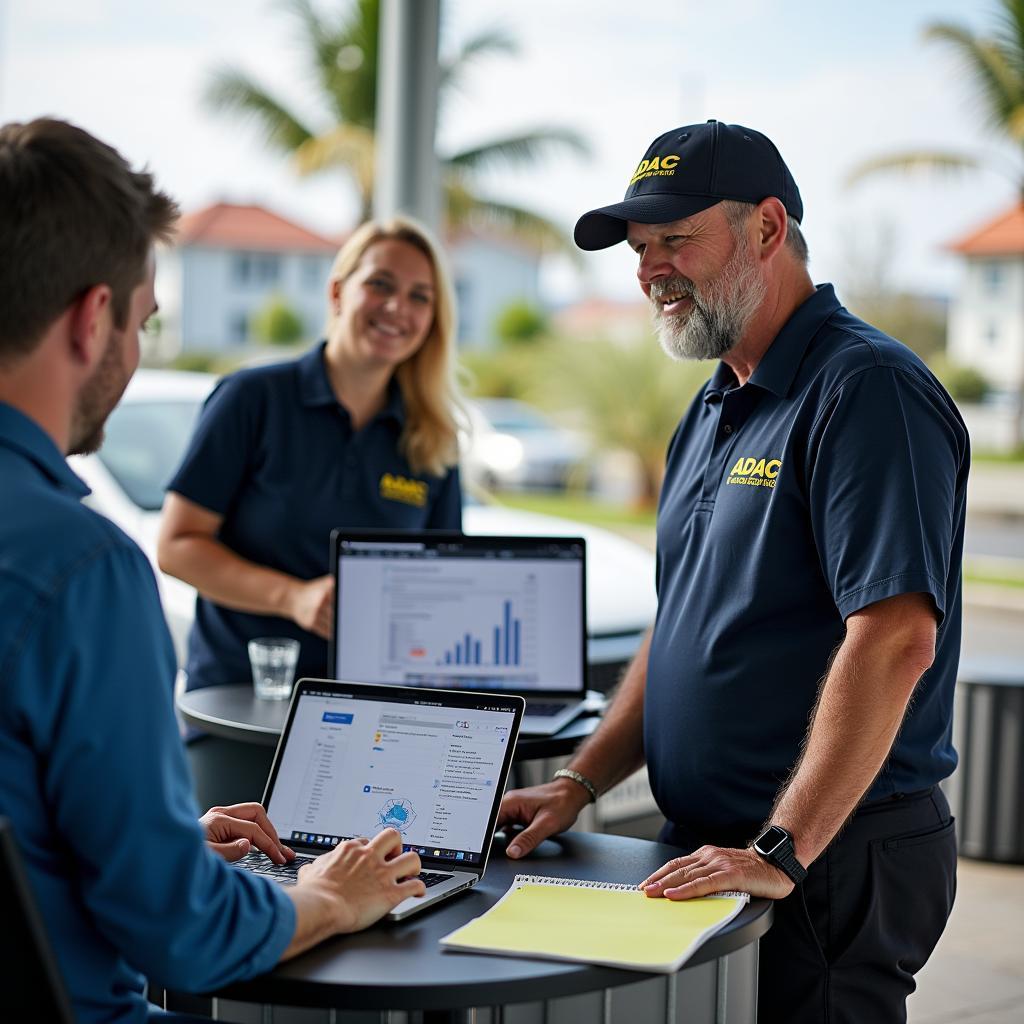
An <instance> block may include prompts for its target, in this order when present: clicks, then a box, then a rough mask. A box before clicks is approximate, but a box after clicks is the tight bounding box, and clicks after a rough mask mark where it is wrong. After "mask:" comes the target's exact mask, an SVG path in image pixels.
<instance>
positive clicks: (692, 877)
mask: <svg viewBox="0 0 1024 1024" xmlns="http://www.w3.org/2000/svg"><path fill="white" fill-rule="evenodd" d="M640 888H641V889H643V890H644V893H645V894H646V895H647V896H664V897H665V898H666V899H669V900H689V899H693V898H694V897H696V896H710V895H711V894H712V893H716V892H726V891H729V890H734V889H735V890H737V891H739V892H749V893H750V895H751V896H765V897H767V898H768V899H772V900H779V899H782V898H783V897H784V896H788V895H789V894H790V893H791V892H792V891H793V883H792V881H791V880H790V879H789V878H788V877H787V876H786V874H785V873H784V872H782V871H780V870H779V869H778V868H777V867H774V866H773V865H771V864H769V863H768V861H766V860H765V859H764V858H763V857H761V856H760V854H758V853H755V851H754V850H752V849H747V850H732V849H726V848H723V847H719V846H702V847H701V848H700V849H699V850H696V851H694V852H693V853H691V854H687V855H686V856H685V857H676V858H675V859H674V860H670V861H669V862H668V863H667V864H665V865H663V866H662V867H660V868H658V870H657V871H655V872H654V874H652V875H649V876H648V877H647V878H645V879H644V880H643V881H642V882H641V883H640Z"/></svg>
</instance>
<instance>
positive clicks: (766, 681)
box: [644, 285, 970, 829]
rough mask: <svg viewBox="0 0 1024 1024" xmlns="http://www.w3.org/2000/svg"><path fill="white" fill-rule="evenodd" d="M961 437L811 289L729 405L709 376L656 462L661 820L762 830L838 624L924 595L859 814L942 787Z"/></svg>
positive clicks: (652, 683) (952, 422) (912, 376)
mask: <svg viewBox="0 0 1024 1024" xmlns="http://www.w3.org/2000/svg"><path fill="white" fill-rule="evenodd" d="M969 463H970V453H969V443H968V437H967V430H966V428H965V427H964V424H963V421H962V419H961V418H960V415H959V413H958V412H957V410H956V407H955V406H954V404H953V402H952V400H951V399H950V398H949V396H948V395H947V394H946V392H945V391H944V390H943V388H942V386H941V385H940V384H939V383H938V381H937V380H936V379H935V377H934V376H932V374H931V373H930V372H929V371H928V369H927V368H926V367H925V365H924V364H923V363H922V362H921V361H920V360H919V359H918V358H917V356H915V355H914V354H913V353H912V352H911V351H910V350H909V349H907V348H906V347H905V346H903V345H901V344H900V343H899V342H897V341H894V340H893V339H892V338H889V337H887V336H886V335H884V334H883V333H881V332H880V331H878V330H876V329H875V328H874V327H871V326H870V325H869V324H866V323H864V322H863V321H861V320H858V319H857V318H856V317H854V316H853V315H851V314H850V313H849V312H848V311H847V310H845V309H844V308H843V307H842V306H841V305H840V304H839V302H838V301H837V299H836V297H835V293H834V292H833V290H832V287H831V286H829V285H825V286H822V287H819V288H818V290H817V291H816V292H815V294H813V295H812V296H811V297H810V298H809V299H808V300H807V301H806V302H804V303H803V305H801V306H800V307H799V308H798V309H797V310H796V311H795V312H794V314H793V316H792V317H791V318H790V320H789V321H788V322H787V323H786V325H785V326H784V327H783V329H782V330H781V331H780V332H779V335H778V336H777V337H776V339H775V341H774V342H773V343H772V345H771V347H770V348H769V349H768V351H767V352H766V353H765V355H764V358H763V359H762V360H761V362H760V363H759V364H758V366H757V368H756V370H755V371H754V373H753V375H752V376H751V377H750V379H749V380H748V381H747V383H746V384H744V385H743V386H742V387H739V386H737V381H736V378H735V377H734V375H733V373H732V371H731V370H730V369H729V367H728V366H726V364H724V363H721V364H719V366H718V368H717V370H716V372H715V374H714V376H713V377H712V378H711V380H710V381H709V382H708V384H707V386H706V387H705V388H704V390H703V391H702V392H700V393H698V395H697V397H696V398H695V399H694V401H693V403H692V405H691V406H690V408H689V410H688V411H687V413H686V415H685V416H684V417H683V419H682V421H681V423H680V424H679V427H678V428H677V430H676V433H675V435H674V437H673V439H672V442H671V444H670V446H669V453H668V463H667V469H666V476H665V482H664V486H663V489H662V494H661V501H660V506H659V510H658V557H657V573H658V599H659V600H658V614H657V619H656V622H655V627H654V633H653V638H652V643H651V652H650V662H649V668H648V676H647V695H646V706H645V718H644V742H645V750H646V755H647V761H648V765H649V770H650V775H651V782H652V788H653V790H654V794H655V797H656V799H657V801H658V804H659V806H660V807H661V809H662V811H663V812H664V814H665V815H666V817H667V818H668V819H669V820H670V821H673V822H676V823H678V824H680V825H685V826H690V827H697V828H700V827H701V826H705V827H708V828H714V827H718V828H724V827H729V826H748V825H749V826H750V827H751V828H752V829H753V828H756V827H757V826H758V825H759V824H760V823H762V822H763V821H765V820H766V818H767V817H768V814H769V813H770V810H771V807H772V804H773V802H774V799H775V797H776V795H777V793H778V791H779V788H780V787H781V786H782V785H783V783H784V782H785V780H786V779H787V778H788V776H789V774H790V772H791V770H792V768H793V766H794V764H795V762H796V760H797V757H798V754H799V750H800V744H801V740H802V739H803V738H804V736H805V734H806V732H807V727H808V719H809V714H810V711H811V709H812V707H813V706H814V702H815V699H816V696H817V693H818V689H819V685H820V682H821V680H822V678H823V676H824V675H825V672H826V669H827V667H828V664H829V658H830V656H831V654H832V652H833V651H834V650H835V649H836V647H837V645H838V644H839V643H840V642H841V641H842V639H843V636H844V622H845V619H846V618H847V616H849V615H850V614H851V613H853V612H856V611H857V610H858V609H861V608H864V607H866V606H867V605H870V604H872V603H874V602H876V601H881V600H883V599H885V598H888V597H893V596H894V595H897V594H904V593H924V594H928V595H930V596H931V599H932V601H933V602H934V605H935V609H936V612H937V615H938V620H939V629H938V636H937V644H936V654H935V662H934V664H933V666H932V668H931V669H929V671H928V672H927V673H926V675H925V676H924V678H923V679H922V681H921V683H920V684H919V686H918V689H917V691H916V693H915V696H914V700H913V703H912V706H911V709H910V711H909V713H908V715H907V718H906V721H905V722H904V725H903V728H902V729H901V731H900V734H899V737H898V739H897V741H896V745H895V747H894V749H893V752H892V754H891V756H890V758H889V760H888V761H887V763H886V765H885V766H884V768H883V770H882V772H881V774H880V775H879V777H878V779H877V780H876V781H875V783H874V785H873V786H872V788H871V790H870V793H869V794H868V799H876V798H880V797H884V796H887V795H891V794H893V793H895V792H910V791H914V790H918V789H922V788H924V787H926V786H929V785H931V784H933V783H935V782H938V781H939V780H940V779H942V778H945V777H946V776H947V775H949V774H950V773H951V772H952V770H953V768H954V767H955V765H956V754H955V752H954V750H953V747H952V743H951V719H952V707H953V686H954V682H955V679H956V671H957V662H958V659H959V652H960V603H961V594H960V565H961V555H962V550H963V535H964V511H965V499H966V486H967V471H968V467H969Z"/></svg>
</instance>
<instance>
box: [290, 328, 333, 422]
mask: <svg viewBox="0 0 1024 1024" xmlns="http://www.w3.org/2000/svg"><path fill="white" fill-rule="evenodd" d="M325 348H327V342H326V341H321V342H320V344H319V345H314V346H313V347H312V348H311V349H310V350H309V351H308V352H307V353H306V354H305V355H303V356H300V357H299V359H298V362H297V364H296V366H297V369H298V374H299V394H300V396H301V397H302V404H303V405H306V406H309V407H311V408H312V407H315V406H318V405H337V403H338V400H337V399H336V398H335V397H334V391H333V390H332V388H331V382H330V380H328V378H327V362H326V360H325V359H324V349H325Z"/></svg>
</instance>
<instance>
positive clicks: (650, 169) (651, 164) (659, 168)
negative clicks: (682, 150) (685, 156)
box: [629, 153, 679, 185]
mask: <svg viewBox="0 0 1024 1024" xmlns="http://www.w3.org/2000/svg"><path fill="white" fill-rule="evenodd" d="M678 166H679V154H678V153H669V154H668V155H667V156H652V157H651V159H650V160H641V161H640V165H639V166H638V167H637V169H636V170H635V171H634V172H633V177H632V178H630V179H629V183H630V185H635V184H636V183H637V182H638V181H643V180H644V178H665V177H671V175H673V174H675V173H676V168H677V167H678Z"/></svg>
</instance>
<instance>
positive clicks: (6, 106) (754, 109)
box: [0, 0, 1024, 303]
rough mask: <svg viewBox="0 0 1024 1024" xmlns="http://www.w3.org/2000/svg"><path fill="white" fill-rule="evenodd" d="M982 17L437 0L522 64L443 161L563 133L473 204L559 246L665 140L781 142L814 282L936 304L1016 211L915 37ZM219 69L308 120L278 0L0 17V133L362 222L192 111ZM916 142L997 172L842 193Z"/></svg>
mask: <svg viewBox="0 0 1024 1024" xmlns="http://www.w3.org/2000/svg"><path fill="white" fill-rule="evenodd" d="M331 2H341V3H343V2H344V0H331ZM321 6H323V4H321ZM994 10H995V3H994V0H857V2H853V3H851V2H848V0H813V2H812V0H715V2H714V3H707V2H703V0H660V2H659V3H657V4H649V5H646V8H645V7H644V6H641V5H637V4H635V3H630V2H624V0H514V2H512V3H510V2H508V0H444V6H443V27H442V48H443V49H445V50H450V49H452V48H453V47H454V46H455V45H456V44H457V43H458V42H459V41H460V40H464V39H466V38H469V37H470V36H471V35H473V34H475V33H476V32H479V31H481V30H483V29H487V28H492V27H496V26H497V27H501V28H503V29H504V30H506V31H507V32H508V33H510V34H511V35H513V36H514V37H515V38H516V39H517V40H518V41H519V44H520V50H519V54H518V55H517V56H516V57H504V56H502V57H492V58H489V59H488V60H487V61H486V62H484V61H481V62H480V63H479V64H478V65H477V66H476V67H475V68H474V69H473V72H472V73H471V75H470V76H469V77H468V79H467V83H466V88H465V90H464V92H463V93H462V94H461V95H458V96H456V97H454V98H453V99H452V102H450V103H449V104H447V105H446V107H445V109H444V111H443V113H442V117H441V122H440V124H439V128H438V149H439V151H440V152H442V153H443V152H448V151H452V150H454V149H455V148H459V147H462V146H467V145H472V144H474V143H477V142H482V141H484V140H486V139H488V138H493V137H497V136H502V135H505V134H507V133H510V132H515V131H518V130H522V129H526V128H531V127H536V126H540V125H568V126H571V127H572V128H574V129H575V130H577V131H578V132H580V133H582V134H583V135H584V136H585V137H586V138H587V139H588V140H589V142H590V145H591V148H592V154H591V156H590V157H588V158H584V159H580V158H576V157H568V156H565V157H558V158H552V159H549V160H546V161H545V162H544V163H543V164H540V165H537V166H534V167H531V168H528V169H523V168H520V169H516V170H514V171H512V170H504V171H493V172H491V173H490V174H489V175H488V177H487V178H486V179H484V180H483V181H482V182H481V189H480V190H481V191H483V192H486V193H487V194H489V195H492V196H494V197H495V198H500V199H504V200H512V201H516V202H519V203H521V204H523V205H528V206H530V207H532V208H534V209H536V210H538V211H540V212H542V213H544V214H546V215H547V216H549V217H551V218H552V219H553V220H555V221H556V222H557V223H559V224H561V225H563V226H564V227H565V228H566V230H567V231H571V229H572V225H573V224H574V223H575V221H576V219H577V218H578V217H579V216H580V215H581V214H582V213H584V212H586V211H587V210H588V209H591V208H593V207H597V206H602V205H605V204H608V203H612V202H617V201H619V200H620V199H621V198H622V196H623V193H624V192H625V189H626V185H627V184H628V180H629V176H630V174H631V172H632V170H633V169H634V168H635V166H636V165H637V164H638V163H639V161H640V159H641V157H642V156H643V154H644V151H645V150H646V148H647V146H648V144H649V143H650V141H651V140H652V139H653V138H655V137H656V136H657V135H660V134H661V133H662V132H664V131H667V130H669V129H671V128H674V127H677V126H680V125H683V124H692V123H696V122H700V121H704V120H707V119H708V118H716V119H717V120H720V121H727V122H732V123H738V124H744V125H747V126H748V127H752V128H756V129H758V130H760V131H762V132H764V133H765V134H767V135H768V136H769V137H770V138H771V139H772V140H773V141H774V142H775V144H776V145H777V146H778V148H779V150H780V151H781V153H782V155H783V157H784V158H785V160H786V163H787V164H788V165H789V167H790V170H791V171H792V173H793V175H794V177H795V179H796V181H797V184H798V186H799V188H800V190H801V193H802V196H803V201H804V210H805V215H804V221H803V228H804V233H805V235H806V237H807V239H808V242H809V244H810V248H811V273H812V276H813V277H814V279H815V280H816V281H825V280H831V281H834V282H836V284H837V285H838V286H839V288H840V290H841V291H842V290H843V289H848V290H854V289H856V288H857V287H858V286H859V285H861V284H862V282H863V281H865V280H866V279H868V278H874V277H877V276H879V275H881V276H883V277H884V279H885V280H886V281H887V283H888V284H889V286H890V287H893V288H899V289H907V290H913V291H918V292H922V293H927V294H929V295H948V294H949V293H950V292H951V291H952V290H953V289H954V288H955V287H956V282H957V279H958V271H959V264H958V261H957V259H956V258H955V257H954V256H951V255H950V254H949V253H947V252H945V251H944V249H943V245H944V243H946V242H948V241H950V240H951V239H954V238H956V237H958V236H959V235H962V234H963V233H965V232H966V231H969V230H970V229H971V228H973V227H975V226H977V225H978V224H980V223H983V222H984V221H985V220H987V219H989V218H991V217H992V216H995V215H997V214H998V213H1000V212H1002V210H1003V209H1005V208H1006V207H1007V206H1008V205H1010V204H1011V203H1012V202H1014V199H1015V188H1014V184H1013V180H1012V175H1013V174H1014V172H1015V171H1016V172H1018V173H1024V171H1022V168H1024V159H1022V158H1021V155H1020V154H1019V153H1018V152H1015V151H1013V150H1012V149H1010V148H1008V147H1007V146H1006V145H1004V144H1002V143H1000V141H999V139H998V136H995V135H993V134H991V133H990V132H989V131H987V130H986V128H985V125H984V123H983V118H982V117H981V115H980V110H981V107H980V104H979V101H978V98H977V96H976V95H975V93H974V92H973V91H972V88H971V84H970V81H969V79H967V78H966V77H965V75H964V74H963V71H962V68H961V66H960V65H959V64H958V61H957V59H956V58H955V56H954V55H953V54H952V52H951V51H950V50H949V49H948V48H946V47H944V46H943V45H941V44H939V43H935V42H925V41H924V40H923V28H924V26H925V25H927V24H929V23H931V22H934V21H950V22H954V23H957V24H961V25H964V26H966V27H968V28H970V29H972V30H974V31H987V30H988V29H989V28H990V27H991V26H992V24H993V21H994V17H993V12H994ZM225 65H230V66H234V67H238V68H241V69H244V70H246V71H247V72H249V73H250V74H251V75H252V76H253V77H255V78H257V79H259V80H260V81H261V82H262V83H264V84H265V85H266V86H267V87H268V88H269V89H271V90H272V91H273V92H274V93H275V94H277V95H279V96H281V97H282V98H283V99H284V100H286V101H287V102H288V104H289V105H291V106H292V107H294V108H295V109H296V110H297V111H302V112H304V113H306V114H307V116H308V119H309V120H310V121H312V122H314V123H318V120H317V119H318V117H319V115H320V111H319V107H318V104H317V102H316V97H315V93H314V92H313V91H311V90H310V89H309V88H308V83H307V80H306V78H305V76H304V65H303V60H302V52H301V49H300V48H299V47H298V45H297V36H296V33H295V25H294V22H293V20H292V19H291V18H290V16H289V14H288V13H287V11H286V10H284V9H283V5H282V4H281V3H280V2H275V0H173V2H172V0H148V2H147V3H146V4H140V3H139V2H138V0H0V122H7V121H10V120H24V119H27V118H31V117H35V116H38V115H43V114H53V115H57V116H60V117H64V118H68V119H70V120H72V121H75V122H76V123H78V124H80V125H82V126H83V127H85V128H87V129H88V130H90V131H91V132H93V133H94V134H97V135H99V136H100V137H101V138H103V139H104V140H105V141H108V142H110V143H112V144H113V145H114V146H116V147H117V148H118V149H120V150H121V152H122V153H124V154H125V156H126V157H128V158H129V159H130V160H131V161H132V162H134V163H139V164H142V163H145V164H148V165H149V166H150V168H151V169H152V170H153V171H154V172H155V173H156V175H157V178H158V180H159V181H160V182H161V184H162V185H163V187H164V188H166V189H167V190H168V191H170V192H171V193H172V194H173V195H175V196H176V197H177V198H178V199H179V201H180V202H181V204H182V206H183V207H184V209H186V210H192V209H197V208H199V207H201V206H203V205H205V204H207V203H210V202H214V201H217V200H227V201H233V202H261V203H264V204H266V205H268V206H270V207H271V208H273V209H275V210H277V211H279V212H281V213H283V214H285V215H286V216H291V217H294V218H295V219H297V220H299V221H301V222H302V223H304V224H306V225H308V226H309V227H311V228H313V229H315V230H318V231H321V232H323V233H325V234H331V233H336V232H340V231H342V230H345V229H346V228H348V227H351V226H352V223H353V218H354V217H355V205H354V201H353V197H352V194H351V192H350V190H349V189H348V187H347V186H346V184H345V182H344V180H343V179H342V178H341V177H340V176H331V175H323V176H319V177H315V178H306V179H303V178H299V177H297V176H296V174H295V173H294V172H293V170H292V168H291V167H290V165H289V164H288V163H287V161H286V159H285V158H284V157H282V156H281V155H279V154H277V153H274V152H271V151H269V150H268V149H267V148H266V147H265V146H264V144H263V143H262V141H261V139H260V136H259V134H258V132H257V131H256V130H255V129H253V128H251V127H249V126H246V125H245V124H240V123H238V122H237V120H233V119H231V118H228V117H226V116H225V115H221V114H214V113H212V112H210V111H209V110H208V109H207V108H206V107H205V106H204V105H203V102H202V99H201V97H202V92H203V88H204V85H205V83H206V82H207V81H208V79H209V76H210V73H211V72H212V70H213V69H215V68H218V67H222V66H225ZM907 148H929V149H930V148H942V149H956V150H959V151H963V152H968V153H972V154H976V155H984V156H985V157H986V158H988V159H989V160H990V162H991V163H992V164H993V165H994V166H999V167H1001V168H1003V169H1005V170H1008V172H1009V176H1004V175H1001V174H999V173H995V172H991V171H986V172H980V173H978V174H976V175H973V176H964V177H961V178H959V179H957V180H951V179H949V178H945V179H934V178H925V177H920V176H918V177H906V176H899V175H896V176H893V175H889V176H885V177H878V178H875V179H873V180H871V181H868V182H865V183H863V184H860V185H858V186H855V187H849V186H847V185H846V184H845V179H846V176H847V173H848V172H849V170H850V168H851V167H853V166H855V165H856V164H858V163H859V162H860V161H863V160H866V159H868V158H870V157H873V156H877V155H880V154H884V153H890V152H893V151H896V150H904V149H907ZM634 271H635V266H634V257H633V255H632V253H630V252H629V250H628V249H627V248H626V247H625V246H624V245H620V246H616V247H614V248H613V249H610V250H606V251H604V252H602V253H596V254H591V255H588V256H587V257H585V264H584V271H583V272H582V273H579V272H577V271H575V270H573V269H572V268H571V267H570V266H569V264H568V263H567V261H564V260H559V259H554V260H549V261H547V262H546V264H545V273H544V289H545V294H546V296H547V298H548V299H549V300H550V301H551V302H553V303H564V302H568V301H572V300H574V299H577V298H581V297H585V296H591V295H594V296H601V297H604V298H613V299H629V298H632V297H634V296H637V295H638V294H639V293H638V289H637V285H636V280H635V276H634Z"/></svg>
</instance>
